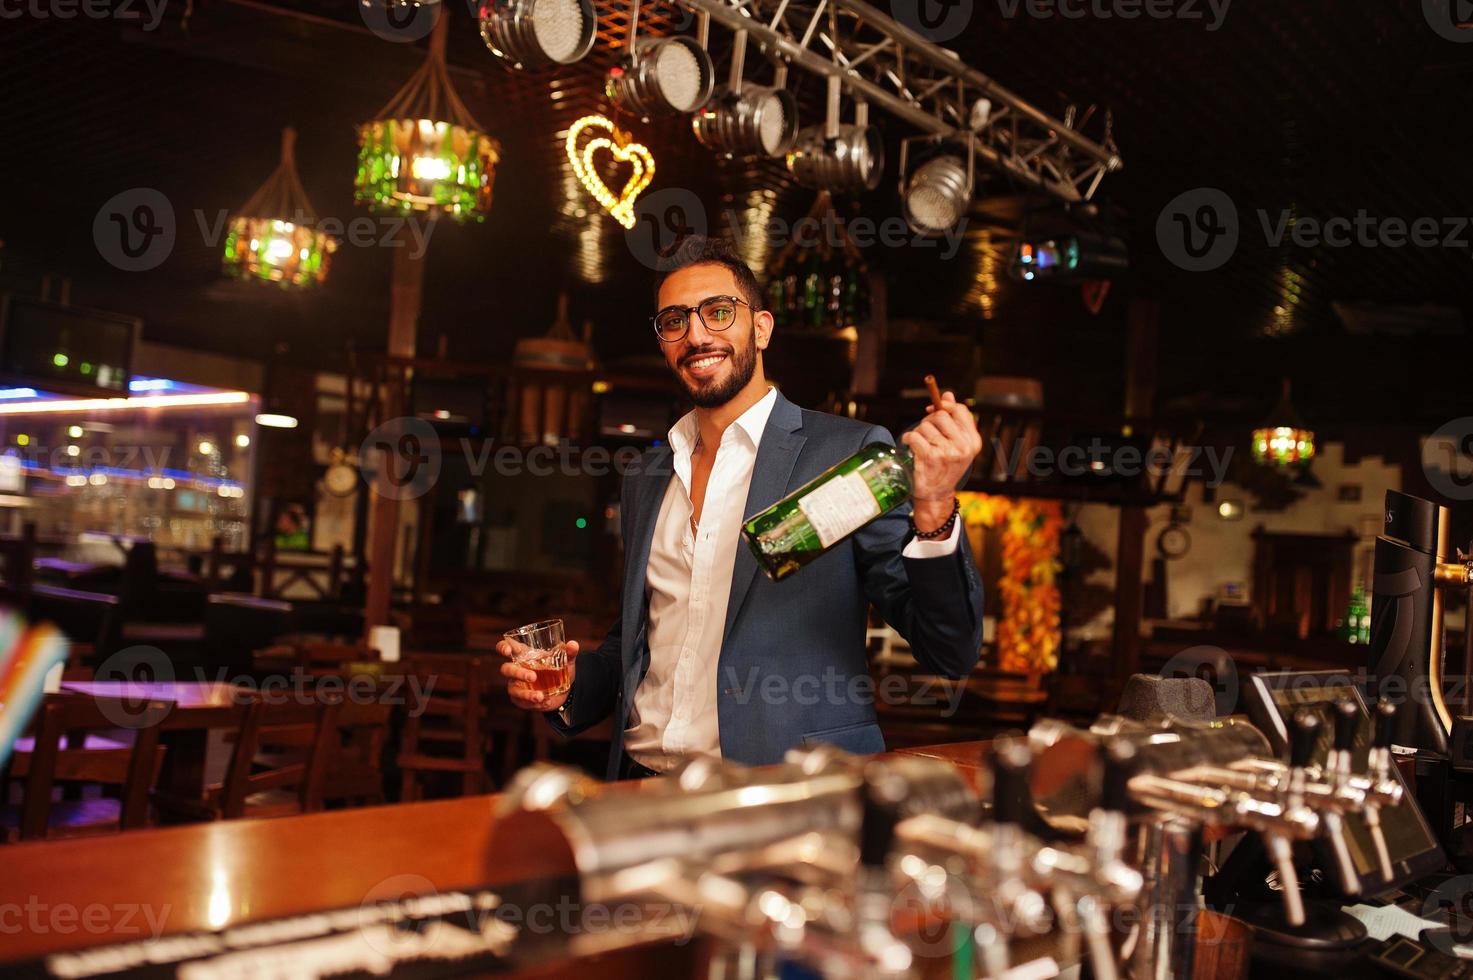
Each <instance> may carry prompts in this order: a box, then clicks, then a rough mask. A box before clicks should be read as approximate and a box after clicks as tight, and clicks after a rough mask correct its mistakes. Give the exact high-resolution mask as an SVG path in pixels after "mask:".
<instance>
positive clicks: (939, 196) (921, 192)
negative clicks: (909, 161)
mask: <svg viewBox="0 0 1473 980" xmlns="http://www.w3.org/2000/svg"><path fill="white" fill-rule="evenodd" d="M971 203H972V174H971V172H970V170H969V169H968V167H967V164H966V162H965V161H963V160H962V158H961V157H959V156H955V155H953V154H950V153H945V154H942V155H941V156H936V157H932V158H931V159H929V160H927V161H926V162H925V163H923V164H921V165H920V166H919V167H917V168H915V170H914V171H913V172H912V173H911V175H910V179H909V180H908V181H906V184H905V188H904V191H903V192H902V194H901V204H902V208H903V210H904V211H905V221H906V223H907V224H909V225H910V227H911V229H912V230H914V231H916V232H917V233H919V234H922V235H940V234H943V233H944V232H947V231H950V230H951V229H952V228H955V227H956V225H957V223H958V222H959V221H961V220H962V218H963V217H965V216H966V213H967V208H968V207H969V206H970V205H971Z"/></svg>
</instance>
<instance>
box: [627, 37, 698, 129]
mask: <svg viewBox="0 0 1473 980" xmlns="http://www.w3.org/2000/svg"><path fill="white" fill-rule="evenodd" d="M715 79H716V69H715V66H714V65H712V64H711V56H710V55H709V54H707V53H706V49H705V48H703V47H701V45H700V44H699V43H698V42H697V41H696V40H695V39H694V38H690V37H685V36H684V35H676V36H673V37H656V38H645V39H643V40H640V41H637V42H635V46H634V52H633V53H632V54H629V55H625V56H624V58H623V60H622V61H620V62H619V64H617V65H615V66H614V67H613V68H610V69H609V75H608V78H607V80H606V82H605V85H604V89H605V91H606V92H607V94H608V97H609V98H610V99H611V100H612V101H613V102H614V103H615V104H617V105H618V106H619V107H620V108H621V109H624V110H626V111H628V112H632V113H634V114H635V115H638V116H640V117H641V118H644V119H648V118H649V117H650V116H653V115H658V114H662V113H679V112H694V111H696V109H698V108H700V107H701V106H702V105H704V104H705V103H706V102H707V100H709V99H710V98H711V90H712V88H713V87H714V86H715Z"/></svg>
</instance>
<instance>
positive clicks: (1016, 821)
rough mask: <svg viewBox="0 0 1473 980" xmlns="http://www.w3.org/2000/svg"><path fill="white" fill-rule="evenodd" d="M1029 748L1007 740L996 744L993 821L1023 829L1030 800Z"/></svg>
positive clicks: (993, 773) (993, 768) (1030, 759)
mask: <svg viewBox="0 0 1473 980" xmlns="http://www.w3.org/2000/svg"><path fill="white" fill-rule="evenodd" d="M1031 761H1032V757H1031V754H1030V753H1029V751H1028V747H1027V746H1026V745H1024V744H1023V743H1022V742H1021V741H1018V740H1015V739H1007V740H1003V741H999V742H997V743H995V744H994V748H993V752H992V821H993V823H995V824H1010V825H1012V826H1021V825H1022V823H1023V815H1024V807H1025V805H1026V803H1027V800H1028V766H1029V763H1030V762H1031Z"/></svg>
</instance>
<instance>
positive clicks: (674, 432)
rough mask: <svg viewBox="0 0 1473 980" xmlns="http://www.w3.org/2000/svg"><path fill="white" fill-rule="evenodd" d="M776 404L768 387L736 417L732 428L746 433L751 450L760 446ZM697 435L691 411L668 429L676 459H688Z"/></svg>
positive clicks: (775, 392) (773, 390)
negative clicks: (751, 404) (749, 406)
mask: <svg viewBox="0 0 1473 980" xmlns="http://www.w3.org/2000/svg"><path fill="white" fill-rule="evenodd" d="M776 404H777V389H776V388H772V387H769V388H768V389H767V394H765V395H763V396H762V397H761V398H760V399H758V401H757V403H756V404H755V405H753V406H752V407H751V408H749V409H747V410H746V411H745V412H743V413H742V414H741V415H739V416H737V420H736V422H735V423H733V427H734V428H736V429H737V430H738V431H740V432H744V433H746V435H747V439H748V440H750V441H751V443H752V448H753V449H756V448H758V447H759V446H761V445H762V432H763V430H765V429H766V428H767V419H768V417H769V416H770V415H772V408H773V406H774V405H776ZM728 431H730V430H729V429H728ZM699 435H700V433H699V429H698V426H697V423H696V413H695V410H694V409H693V410H691V411H689V412H686V413H685V414H684V415H682V416H681V417H680V421H678V422H676V423H675V424H674V425H673V426H671V427H670V432H669V436H670V448H671V449H672V450H674V451H675V455H676V457H677V458H685V459H689V458H690V454H691V451H692V450H693V449H694V448H695V445H696V439H697V437H698V436H699ZM723 438H724V437H723Z"/></svg>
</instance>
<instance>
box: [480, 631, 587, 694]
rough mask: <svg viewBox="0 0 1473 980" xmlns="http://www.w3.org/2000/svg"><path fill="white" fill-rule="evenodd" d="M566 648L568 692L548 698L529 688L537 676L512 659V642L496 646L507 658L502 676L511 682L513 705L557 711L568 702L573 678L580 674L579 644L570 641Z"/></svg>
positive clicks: (497, 650) (509, 689)
mask: <svg viewBox="0 0 1473 980" xmlns="http://www.w3.org/2000/svg"><path fill="white" fill-rule="evenodd" d="M565 647H566V649H567V651H568V690H567V691H564V692H563V693H561V694H555V695H553V696H552V697H548V696H547V695H545V694H543V693H542V692H541V691H534V690H532V689H531V688H530V687H529V686H528V685H529V684H531V683H532V682H533V681H535V680H536V679H537V674H536V673H535V672H534V671H533V670H532V669H531V668H530V667H522V666H520V665H518V664H517V663H516V662H515V661H513V660H512V659H511V657H512V645H511V641H509V640H502V641H501V642H500V643H498V644H496V652H497V653H499V654H501V655H502V656H503V657H505V658H507V659H506V663H504V664H502V665H501V676H502V677H505V678H506V679H507V680H508V681H510V682H511V683H510V684H508V685H507V687H506V692H507V694H509V695H511V703H512V704H514V705H516V706H517V707H518V708H524V709H526V710H527V711H556V710H557V709H559V708H561V707H562V706H563V704H564V702H566V701H567V700H568V693H569V692H570V691H571V690H572V689H573V678H574V677H575V676H577V672H578V664H577V658H578V642H577V641H576V640H569V641H568V642H567V644H565Z"/></svg>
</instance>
